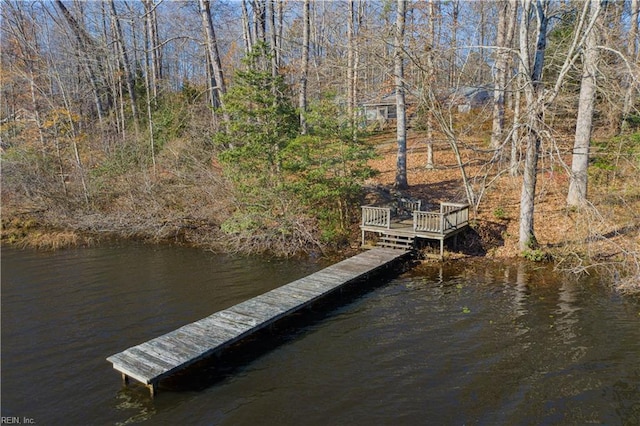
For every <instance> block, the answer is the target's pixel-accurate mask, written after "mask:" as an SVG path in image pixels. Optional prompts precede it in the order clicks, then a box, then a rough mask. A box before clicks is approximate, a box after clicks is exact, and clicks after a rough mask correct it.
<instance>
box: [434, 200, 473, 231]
mask: <svg viewBox="0 0 640 426" xmlns="http://www.w3.org/2000/svg"><path fill="white" fill-rule="evenodd" d="M440 209H441V211H442V212H443V213H442V214H443V218H442V219H443V222H442V224H443V226H442V232H443V233H445V234H446V233H447V231H449V230H452V229H458V228H460V227H461V226H466V225H467V224H468V223H469V205H467V204H453V203H442V204H441V205H440Z"/></svg>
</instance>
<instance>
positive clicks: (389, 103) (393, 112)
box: [360, 91, 418, 127]
mask: <svg viewBox="0 0 640 426" xmlns="http://www.w3.org/2000/svg"><path fill="white" fill-rule="evenodd" d="M405 105H406V107H407V115H408V116H409V115H410V114H411V113H412V112H414V111H415V109H416V107H417V105H418V99H417V97H416V96H415V95H414V94H413V93H407V94H406V95H405ZM360 115H361V117H363V120H364V121H365V122H366V125H370V124H373V123H378V124H379V125H380V127H384V126H385V125H386V124H388V123H391V122H395V120H396V119H397V118H398V110H397V109H396V92H395V91H394V92H391V93H389V94H387V95H380V96H378V97H374V98H371V99H369V100H367V101H365V102H362V103H360Z"/></svg>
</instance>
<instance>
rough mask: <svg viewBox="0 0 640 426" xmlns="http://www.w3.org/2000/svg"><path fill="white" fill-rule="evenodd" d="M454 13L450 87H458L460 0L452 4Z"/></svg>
mask: <svg viewBox="0 0 640 426" xmlns="http://www.w3.org/2000/svg"><path fill="white" fill-rule="evenodd" d="M451 5H452V7H453V12H452V15H453V16H452V20H453V22H452V24H451V25H452V28H451V39H452V40H451V54H450V55H449V56H450V62H449V87H455V86H456V80H457V78H458V65H457V63H456V62H457V58H458V52H457V50H456V49H457V48H458V15H459V14H460V0H453V2H452V4H451Z"/></svg>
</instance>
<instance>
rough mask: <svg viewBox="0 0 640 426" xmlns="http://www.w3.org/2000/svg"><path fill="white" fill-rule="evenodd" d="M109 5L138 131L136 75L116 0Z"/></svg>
mask: <svg viewBox="0 0 640 426" xmlns="http://www.w3.org/2000/svg"><path fill="white" fill-rule="evenodd" d="M109 7H110V8H111V19H112V20H113V25H114V28H115V36H116V45H117V46H118V54H119V56H120V64H121V67H122V71H123V72H124V77H125V81H126V83H127V92H128V93H129V101H130V103H131V114H132V115H133V123H134V127H135V129H136V132H137V128H138V106H137V103H136V91H135V88H134V77H133V73H132V72H131V67H130V65H129V58H128V55H127V49H126V46H125V42H124V37H123V35H122V27H121V26H120V18H118V12H117V11H116V5H115V2H114V0H110V1H109Z"/></svg>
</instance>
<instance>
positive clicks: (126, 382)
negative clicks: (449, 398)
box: [122, 373, 129, 386]
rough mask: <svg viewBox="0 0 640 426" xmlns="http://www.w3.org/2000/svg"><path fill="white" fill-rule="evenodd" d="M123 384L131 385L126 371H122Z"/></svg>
mask: <svg viewBox="0 0 640 426" xmlns="http://www.w3.org/2000/svg"><path fill="white" fill-rule="evenodd" d="M122 384H123V385H125V386H128V385H129V376H127V375H126V374H124V373H122Z"/></svg>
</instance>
